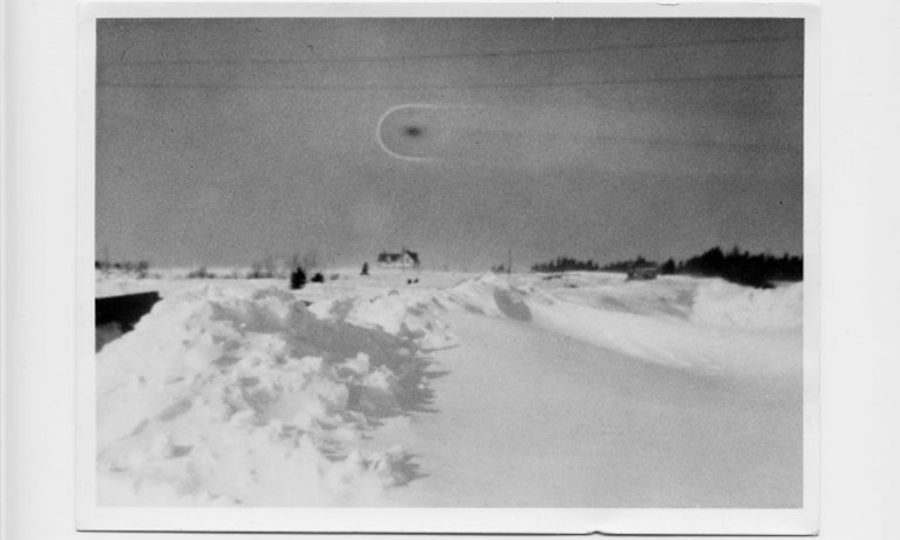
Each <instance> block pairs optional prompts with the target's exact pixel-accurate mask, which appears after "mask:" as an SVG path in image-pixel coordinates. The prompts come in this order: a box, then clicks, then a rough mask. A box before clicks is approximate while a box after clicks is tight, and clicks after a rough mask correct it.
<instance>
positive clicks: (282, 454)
mask: <svg viewBox="0 0 900 540" xmlns="http://www.w3.org/2000/svg"><path fill="white" fill-rule="evenodd" d="M390 330H391V331H392V332H390V333H389V332H386V331H385V330H384V329H381V328H363V327H360V326H356V325H353V324H349V323H348V322H346V321H345V320H343V319H342V318H341V317H337V318H336V319H335V320H327V321H323V320H320V319H318V318H317V317H316V316H315V315H314V314H313V313H311V312H310V311H309V310H308V309H307V308H306V307H305V305H304V304H303V303H302V302H300V301H298V300H296V299H295V297H294V296H293V295H292V294H290V293H288V292H285V291H280V290H276V289H266V290H260V291H252V290H241V289H236V290H234V289H230V290H229V289H223V288H216V287H205V288H202V289H199V290H194V291H187V292H182V293H179V294H175V295H173V296H172V297H170V298H167V299H165V300H163V301H162V302H160V303H159V304H157V306H156V307H155V308H154V309H153V311H152V312H151V313H150V314H149V315H147V316H146V317H145V318H144V319H143V320H142V321H141V322H140V323H139V324H138V326H137V327H136V329H135V330H134V331H133V332H131V333H129V334H127V335H125V336H124V337H122V338H121V339H119V340H118V341H116V342H113V343H111V344H109V345H108V346H107V347H105V348H104V349H103V351H102V352H101V353H100V354H99V355H98V357H97V385H98V401H99V403H98V430H97V443H98V450H99V467H100V470H101V473H102V474H101V478H102V480H101V503H103V504H157V503H165V504H191V503H196V504H210V503H220V504H246V505H276V504H277V505H341V504H377V503H378V502H379V501H380V500H381V498H382V496H383V493H384V491H385V490H386V489H388V488H390V487H392V486H396V485H402V484H404V483H406V482H408V481H409V480H411V479H412V476H413V472H414V468H413V467H411V464H410V458H409V456H406V455H405V454H404V453H403V452H402V450H400V449H399V448H388V449H384V450H382V451H378V452H371V453H364V452H361V451H360V450H359V446H360V440H361V438H362V435H363V432H364V431H365V430H366V429H368V428H369V427H371V426H372V425H375V424H377V423H378V421H379V419H380V418H385V417H390V416H394V415H398V414H403V413H404V412H408V411H413V410H423V409H425V408H426V407H427V404H428V403H429V401H430V399H431V396H430V391H429V389H428V384H427V381H428V373H427V369H426V368H427V364H428V362H427V359H426V358H425V357H424V356H423V353H422V351H421V348H420V341H421V338H423V337H424V336H425V333H424V332H418V333H416V332H413V331H411V330H409V329H408V328H407V327H406V326H405V325H402V324H398V325H397V326H396V327H393V328H391V329H390Z"/></svg>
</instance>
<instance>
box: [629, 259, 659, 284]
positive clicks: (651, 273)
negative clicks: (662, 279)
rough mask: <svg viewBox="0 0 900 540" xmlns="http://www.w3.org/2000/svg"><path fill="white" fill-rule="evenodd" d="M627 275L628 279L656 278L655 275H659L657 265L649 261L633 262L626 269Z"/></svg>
mask: <svg viewBox="0 0 900 540" xmlns="http://www.w3.org/2000/svg"><path fill="white" fill-rule="evenodd" d="M627 275H628V277H627V278H626V279H628V280H629V281H632V280H645V281H646V280H649V279H656V276H658V275H659V266H657V265H656V264H654V263H650V262H645V263H643V264H635V265H634V266H632V267H631V268H629V269H628V273H627Z"/></svg>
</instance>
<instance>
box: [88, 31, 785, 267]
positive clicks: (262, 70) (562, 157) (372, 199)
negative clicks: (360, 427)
mask: <svg viewBox="0 0 900 540" xmlns="http://www.w3.org/2000/svg"><path fill="white" fill-rule="evenodd" d="M802 89H803V23H802V21H800V20H788V19H779V20H775V19H765V20H760V19H755V20H751V19H744V20H738V19H704V20H698V19H655V20H653V19H569V20H565V19H556V20H552V21H551V20H549V19H530V20H511V19H368V20H363V19H305V20H303V19H281V20H272V19H231V20H223V19H219V20H213V19H207V20H196V19H195V20H190V19H170V20H146V19H145V20H139V19H131V20H101V21H99V22H98V66H97V154H96V155H97V183H96V186H97V198H96V202H97V220H96V225H97V254H98V257H102V256H103V254H104V253H105V252H108V253H109V256H110V257H111V258H112V259H113V260H137V259H149V260H150V261H151V263H153V264H154V265H155V266H175V265H178V266H192V265H200V264H206V265H231V264H241V265H249V264H250V263H251V262H252V261H253V260H257V259H259V258H261V257H264V256H266V255H273V256H281V255H286V254H290V253H293V252H301V253H302V252H306V251H308V250H312V249H316V250H318V252H319V254H320V257H321V258H322V259H324V260H325V261H328V262H330V263H331V264H361V263H362V262H363V261H364V260H369V261H371V260H373V259H374V257H375V256H376V255H377V253H378V252H379V251H380V250H382V249H388V250H393V251H397V250H399V249H400V247H401V246H403V245H405V246H408V247H409V248H410V249H413V250H416V251H419V252H420V253H421V258H422V261H423V264H424V265H426V266H429V267H441V266H443V265H449V266H451V267H456V268H462V267H467V268H470V269H473V270H475V269H479V268H486V267H487V266H490V265H492V264H496V263H499V262H502V261H503V260H505V257H506V250H507V249H508V248H510V249H512V250H513V254H514V258H515V259H516V260H517V261H518V262H519V263H520V264H522V265H529V266H530V265H531V264H532V263H535V262H539V261H542V260H546V259H550V258H551V257H555V256H557V255H569V256H574V257H577V258H592V259H594V260H597V261H599V262H610V261H613V260H620V259H625V258H631V257H634V256H636V255H643V256H645V257H648V258H654V259H664V258H668V257H670V256H671V257H675V258H683V257H686V256H689V255H693V254H697V253H699V252H701V251H703V250H706V249H708V248H710V247H712V246H715V245H721V246H723V247H731V246H733V245H735V244H738V245H740V246H741V247H742V248H746V249H749V250H751V251H769V252H772V253H775V254H779V255H780V254H781V253H783V252H785V251H787V252H790V253H793V254H800V253H802V206H803V168H802V158H803V156H802V143H803V132H802V127H803V126H802V111H803V93H802ZM392 111H393V112H392Z"/></svg>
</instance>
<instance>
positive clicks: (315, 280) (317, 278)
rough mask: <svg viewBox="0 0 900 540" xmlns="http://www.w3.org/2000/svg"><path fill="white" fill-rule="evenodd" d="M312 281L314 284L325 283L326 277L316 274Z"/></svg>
mask: <svg viewBox="0 0 900 540" xmlns="http://www.w3.org/2000/svg"><path fill="white" fill-rule="evenodd" d="M310 281H312V282H313V283H325V276H323V275H322V273H321V272H316V275H314V276H313V277H312V279H311V280H310Z"/></svg>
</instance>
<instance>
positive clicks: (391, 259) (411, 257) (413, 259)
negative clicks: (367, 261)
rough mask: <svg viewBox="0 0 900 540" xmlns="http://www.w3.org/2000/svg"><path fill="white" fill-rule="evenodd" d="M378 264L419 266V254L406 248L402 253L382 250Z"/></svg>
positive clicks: (402, 266) (393, 266) (401, 266)
mask: <svg viewBox="0 0 900 540" xmlns="http://www.w3.org/2000/svg"><path fill="white" fill-rule="evenodd" d="M378 265H379V266H385V267H391V268H395V267H396V268H405V267H407V266H409V267H412V268H418V267H419V254H418V253H416V252H415V251H410V250H408V249H404V250H403V252H402V253H388V252H387V251H382V252H381V253H379V254H378Z"/></svg>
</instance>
